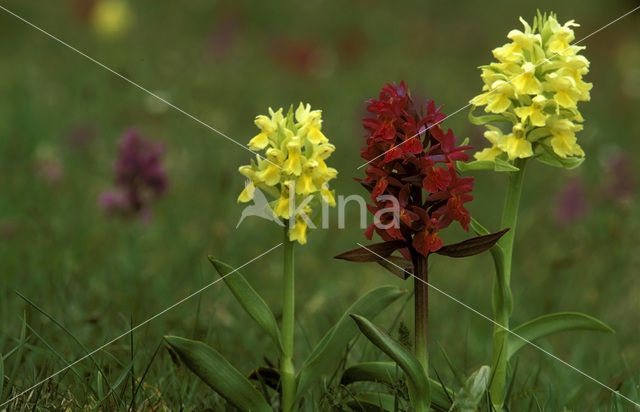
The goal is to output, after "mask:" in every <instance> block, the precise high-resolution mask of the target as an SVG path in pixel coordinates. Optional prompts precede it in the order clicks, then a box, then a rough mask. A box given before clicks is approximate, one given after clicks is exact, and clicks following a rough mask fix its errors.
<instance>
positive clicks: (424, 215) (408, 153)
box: [361, 82, 473, 256]
mask: <svg viewBox="0 0 640 412" xmlns="http://www.w3.org/2000/svg"><path fill="white" fill-rule="evenodd" d="M367 111H368V112H369V113H370V114H371V116H370V117H367V118H365V119H363V125H364V128H365V129H366V130H367V136H366V147H365V148H363V149H362V157H363V158H364V159H365V160H367V161H368V162H369V166H368V168H367V170H366V174H367V177H366V178H365V179H363V180H362V181H361V183H362V185H363V186H364V187H365V188H366V189H367V190H369V191H370V192H371V201H372V202H373V205H369V211H370V212H371V213H372V214H374V215H377V216H378V218H379V220H380V222H382V223H384V225H383V226H384V227H385V228H381V225H380V224H379V223H380V222H374V223H372V224H371V225H370V226H369V227H368V228H367V231H366V235H367V237H368V238H369V239H371V237H372V235H373V232H374V231H375V232H377V233H378V234H379V235H380V237H382V238H383V239H384V240H386V241H391V240H402V241H405V242H407V243H408V244H410V245H411V246H412V247H413V248H415V250H416V251H418V252H419V253H421V254H422V255H423V256H427V255H428V254H429V253H431V252H435V251H437V250H438V249H439V248H440V247H442V240H441V239H440V237H439V235H438V233H439V231H440V230H441V229H444V228H446V227H447V226H449V225H450V224H451V223H452V222H453V221H457V222H458V223H460V225H461V226H462V227H463V228H464V229H465V230H468V226H469V221H470V217H469V212H468V211H467V209H466V208H465V207H464V204H465V203H466V202H468V201H470V200H471V199H472V198H473V196H472V195H471V190H472V188H473V178H471V177H461V176H460V175H459V174H458V173H457V171H456V168H455V163H454V162H455V161H466V160H468V158H469V157H468V155H467V154H466V153H465V151H466V150H468V149H470V146H458V145H457V139H456V137H455V135H454V134H453V131H452V130H451V129H449V130H448V131H447V132H446V133H445V132H444V131H443V130H442V128H441V127H440V125H439V123H440V122H441V121H442V120H444V118H445V117H446V116H445V115H444V114H443V113H441V112H440V110H439V108H436V106H435V103H434V102H433V101H428V102H427V103H426V104H425V105H419V104H416V103H414V101H413V100H412V98H411V96H410V94H409V91H408V89H407V86H406V85H405V83H404V82H401V83H400V84H387V85H386V86H385V87H383V88H382V91H381V92H380V96H379V99H377V100H376V99H372V100H369V101H368V107H367ZM423 191H424V192H423ZM390 199H397V201H398V203H399V211H397V216H398V217H399V219H398V220H399V221H398V222H397V223H398V224H397V225H391V223H392V220H393V219H397V217H396V216H394V212H391V210H393V209H392V208H391V206H392V201H391V200H390ZM385 209H386V210H390V211H389V212H386V213H380V212H381V211H383V210H385Z"/></svg>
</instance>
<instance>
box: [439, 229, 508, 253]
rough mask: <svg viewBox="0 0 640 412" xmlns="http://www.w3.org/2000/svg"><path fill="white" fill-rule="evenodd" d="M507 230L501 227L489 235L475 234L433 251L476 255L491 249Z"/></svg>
mask: <svg viewBox="0 0 640 412" xmlns="http://www.w3.org/2000/svg"><path fill="white" fill-rule="evenodd" d="M508 230H509V229H508V228H507V229H502V230H501V231H499V232H496V233H491V234H489V235H483V236H477V237H474V238H471V239H467V240H465V241H462V242H459V243H454V244H451V245H445V246H443V247H442V248H440V249H438V250H437V251H436V252H435V253H437V254H439V255H444V256H449V257H454V258H461V257H467V256H473V255H477V254H479V253H482V252H484V251H487V250H489V249H491V248H492V247H493V246H494V245H495V244H496V242H498V240H500V238H501V237H502V235H504V234H505V233H507V231H508Z"/></svg>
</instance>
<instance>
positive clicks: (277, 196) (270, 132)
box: [238, 103, 338, 244]
mask: <svg viewBox="0 0 640 412" xmlns="http://www.w3.org/2000/svg"><path fill="white" fill-rule="evenodd" d="M255 124H256V126H257V127H258V129H260V133H258V134H257V135H256V136H255V137H254V138H253V139H251V140H250V141H249V145H248V146H249V149H251V150H252V151H254V152H259V153H257V155H256V159H255V160H252V161H251V164H249V165H245V166H241V167H240V168H239V172H240V173H241V174H242V175H243V176H245V177H246V178H247V179H248V181H247V184H246V186H245V188H244V190H243V191H242V193H240V196H238V202H250V201H252V200H254V197H255V196H256V189H258V190H259V191H260V192H261V193H263V194H264V195H266V196H269V197H271V201H270V202H269V206H270V209H271V210H270V213H273V215H274V217H276V218H280V219H284V220H286V221H288V222H289V240H291V241H297V242H298V243H300V244H305V243H306V242H307V229H308V226H309V220H308V217H309V216H312V215H313V213H314V211H317V210H318V209H319V208H320V207H321V206H322V203H323V202H324V203H326V204H328V205H329V206H335V199H334V192H333V191H332V190H330V189H329V181H330V180H332V179H335V178H336V176H337V175H338V172H337V170H336V169H334V168H332V167H328V166H327V164H326V162H325V160H327V158H329V156H331V153H333V151H334V150H335V146H334V145H332V144H331V143H329V139H327V137H326V136H325V135H324V134H323V133H322V111H321V110H311V105H309V104H307V105H306V106H305V105H304V104H303V103H300V105H299V106H298V108H297V109H296V110H295V112H294V111H293V107H291V108H290V109H289V111H288V113H287V115H286V116H285V115H283V110H282V108H280V109H278V110H276V111H274V110H272V109H271V108H269V115H268V116H265V115H259V116H257V117H256V119H255Z"/></svg>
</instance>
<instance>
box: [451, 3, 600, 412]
mask: <svg viewBox="0 0 640 412" xmlns="http://www.w3.org/2000/svg"><path fill="white" fill-rule="evenodd" d="M520 21H521V22H522V24H523V25H524V31H520V30H512V31H510V32H509V34H508V35H507V37H508V38H509V40H510V43H507V44H505V45H503V46H501V47H498V48H496V49H494V50H493V56H494V57H495V58H496V59H497V61H496V62H492V63H490V64H488V65H486V66H481V67H480V69H481V70H482V74H481V77H482V80H483V82H484V87H483V90H484V92H483V93H482V94H480V95H478V96H476V97H475V98H473V99H472V100H471V104H472V105H473V107H472V110H471V112H470V114H469V118H470V120H471V121H472V122H473V123H475V124H484V125H486V129H487V130H486V131H485V133H484V136H485V137H486V138H487V140H489V142H490V143H491V147H489V148H486V149H484V150H482V151H480V152H478V153H476V154H475V155H474V157H475V158H476V159H477V160H476V161H474V162H471V163H467V164H459V166H460V167H461V168H462V169H463V170H472V169H476V170H480V169H491V170H496V171H504V172H507V173H508V175H509V185H508V187H507V193H506V200H505V204H504V209H503V213H502V223H501V225H502V226H503V227H509V228H511V230H510V231H509V232H508V233H507V234H505V236H504V237H503V238H502V239H500V241H499V242H498V244H497V245H496V246H495V247H494V248H493V249H492V255H493V257H494V261H495V265H496V277H495V281H494V286H493V295H492V303H493V312H494V320H495V322H496V325H495V327H494V334H493V365H494V371H493V377H492V380H491V389H490V393H491V400H492V403H493V405H494V408H495V409H496V410H498V411H500V410H502V408H503V403H504V401H505V385H506V379H507V362H508V359H509V358H510V357H511V356H512V355H513V354H514V353H515V352H516V351H517V350H518V349H519V348H520V347H522V346H523V345H524V344H525V341H523V340H522V339H521V338H519V337H517V336H515V335H513V334H510V333H509V318H510V316H511V312H512V310H513V299H512V294H511V286H510V283H511V262H512V255H513V241H514V235H515V228H516V221H517V215H518V205H519V203H520V195H521V192H522V182H523V177H524V168H525V164H526V162H527V160H528V159H536V160H538V161H540V162H542V163H545V164H549V165H552V166H555V167H559V168H564V169H571V168H574V167H577V166H579V165H580V164H581V163H582V161H583V160H584V151H583V150H582V148H581V147H580V145H579V144H578V142H577V137H576V132H577V131H579V130H582V122H583V121H584V119H583V118H582V115H581V114H580V111H579V110H578V102H581V101H588V100H589V99H590V95H589V91H590V90H591V88H592V85H591V83H586V82H584V81H583V79H582V77H583V76H584V75H585V74H587V72H588V71H589V61H588V60H587V59H586V57H584V56H582V55H580V52H581V51H582V50H584V48H585V47H582V46H577V45H575V44H571V42H572V41H573V40H574V38H575V37H574V32H573V29H572V27H577V26H578V25H577V24H576V23H574V22H573V20H571V21H569V22H567V23H565V24H563V25H561V24H560V23H558V20H557V18H556V15H555V14H553V13H550V14H549V15H547V14H545V15H542V14H540V13H539V12H538V14H537V16H536V17H535V18H534V20H533V25H529V24H528V23H527V22H526V21H524V20H523V19H522V18H521V19H520ZM476 106H484V110H485V111H486V112H488V113H491V114H489V115H483V116H477V117H476V116H475V115H473V112H474V109H475V107H476ZM492 123H493V124H492ZM499 125H503V126H502V127H499ZM475 223H476V224H475V227H474V228H475V229H477V231H478V232H479V233H484V232H485V231H486V230H485V229H484V228H482V227H481V226H480V225H479V224H477V222H475ZM566 329H593V330H601V331H611V329H610V328H608V327H607V326H606V325H604V324H603V323H602V322H600V321H598V320H596V319H593V318H591V317H588V316H586V315H583V314H580V313H557V314H552V315H546V316H543V317H541V318H537V319H534V320H532V321H530V322H527V323H525V324H523V325H521V326H519V327H517V328H515V329H513V331H514V332H516V333H518V334H519V335H520V336H522V337H524V338H526V339H527V340H529V341H531V340H534V339H537V338H539V337H541V336H544V335H546V334H549V333H553V332H556V331H561V330H566Z"/></svg>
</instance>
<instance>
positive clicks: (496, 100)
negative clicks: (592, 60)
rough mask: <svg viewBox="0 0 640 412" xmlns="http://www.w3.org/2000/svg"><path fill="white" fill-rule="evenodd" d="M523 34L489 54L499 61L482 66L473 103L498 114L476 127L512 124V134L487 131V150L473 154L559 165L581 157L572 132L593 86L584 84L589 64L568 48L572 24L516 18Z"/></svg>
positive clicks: (491, 128) (549, 18)
mask: <svg viewBox="0 0 640 412" xmlns="http://www.w3.org/2000/svg"><path fill="white" fill-rule="evenodd" d="M520 21H521V22H522V24H523V25H524V32H522V31H520V30H512V31H511V32H509V34H508V35H507V37H508V38H509V39H510V40H511V42H510V43H507V44H505V45H504V46H501V47H498V48H496V49H494V50H493V56H494V57H495V58H496V59H497V60H498V61H497V62H493V63H491V64H489V65H486V66H480V69H481V70H482V75H481V77H482V80H483V81H484V87H483V89H482V90H484V91H485V92H484V93H482V94H480V95H478V96H476V97H475V98H473V99H472V100H471V101H470V103H471V104H472V105H473V106H486V107H485V111H486V112H489V113H495V114H496V115H491V116H482V117H478V118H477V119H484V120H480V123H488V122H491V121H496V120H501V121H510V122H511V123H512V125H513V126H512V129H511V131H510V133H503V132H502V131H501V130H500V129H499V128H497V127H494V126H490V125H488V126H487V131H486V132H485V133H484V136H485V137H486V138H487V140H489V142H491V144H492V146H491V147H490V148H487V149H484V150H482V151H481V152H478V153H476V154H475V158H476V159H478V160H489V161H493V160H495V159H496V157H498V156H500V158H502V159H504V160H507V159H508V160H514V159H516V158H528V157H532V156H534V155H536V156H537V155H542V154H545V155H547V156H549V155H551V156H554V157H557V159H558V160H560V161H563V160H564V159H568V158H571V157H578V158H580V157H583V156H584V152H583V151H582V148H581V147H580V146H579V145H578V143H577V139H576V135H575V132H576V131H578V130H581V129H582V125H581V124H579V123H581V122H582V121H583V118H582V116H581V115H580V112H579V111H578V106H577V104H578V102H580V101H588V100H589V99H590V96H589V91H590V90H591V88H592V84H591V83H586V82H584V81H583V80H582V76H584V75H585V74H587V72H588V71H589V61H588V60H587V59H586V58H585V57H584V56H581V55H579V54H578V53H579V52H580V51H581V50H583V49H584V47H581V46H576V45H571V44H570V43H571V42H572V41H573V40H574V38H575V37H574V34H573V30H572V27H576V26H578V24H576V23H574V21H573V20H571V21H569V22H567V23H565V24H564V25H560V23H558V20H557V19H556V16H555V15H554V14H553V13H552V14H550V15H549V16H547V15H544V16H542V15H540V13H539V12H538V16H537V17H536V18H535V19H534V22H533V27H531V26H529V24H528V23H527V22H526V21H524V20H523V19H522V18H520Z"/></svg>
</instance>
